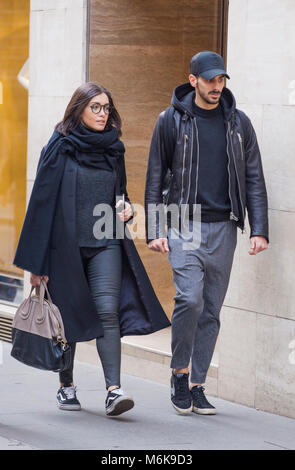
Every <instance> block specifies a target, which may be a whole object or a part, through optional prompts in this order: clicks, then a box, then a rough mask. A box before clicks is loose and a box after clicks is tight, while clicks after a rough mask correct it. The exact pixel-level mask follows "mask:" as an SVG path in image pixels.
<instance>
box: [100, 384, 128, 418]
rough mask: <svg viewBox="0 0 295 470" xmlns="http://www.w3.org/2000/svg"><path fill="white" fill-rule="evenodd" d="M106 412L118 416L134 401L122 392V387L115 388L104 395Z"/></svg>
mask: <svg viewBox="0 0 295 470" xmlns="http://www.w3.org/2000/svg"><path fill="white" fill-rule="evenodd" d="M105 406H106V414H107V415H108V416H119V415H121V414H122V413H125V411H128V410H131V408H133V407H134V401H133V399H132V398H131V397H128V396H127V395H125V393H124V392H123V390H122V388H115V389H114V390H111V391H110V392H108V394H107V397H106V402H105Z"/></svg>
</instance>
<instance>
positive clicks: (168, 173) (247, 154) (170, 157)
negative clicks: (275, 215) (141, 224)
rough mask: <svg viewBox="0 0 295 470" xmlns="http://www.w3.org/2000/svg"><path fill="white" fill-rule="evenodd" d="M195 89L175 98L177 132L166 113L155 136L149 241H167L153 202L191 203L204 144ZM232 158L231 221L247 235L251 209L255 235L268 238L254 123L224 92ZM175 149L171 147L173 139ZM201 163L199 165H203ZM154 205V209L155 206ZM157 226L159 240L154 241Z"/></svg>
mask: <svg viewBox="0 0 295 470" xmlns="http://www.w3.org/2000/svg"><path fill="white" fill-rule="evenodd" d="M192 94H194V89H193V88H192V87H191V86H190V84H189V83H185V84H184V85H180V86H178V87H177V88H176V89H175V91H174V93H173V97H172V107H173V108H174V112H173V115H172V122H173V130H172V133H169V136H168V135H167V125H166V124H167V121H166V123H165V119H167V117H166V116H167V112H168V110H169V108H168V109H167V110H165V111H163V112H162V113H161V114H160V116H159V118H158V120H157V123H156V126H155V129H154V133H153V136H152V141H151V146H150V153H149V161H148V168H147V175H146V189H145V210H146V233H147V242H149V241H150V240H151V239H153V238H158V237H166V231H164V230H163V227H161V224H159V220H156V219H155V217H151V212H150V211H149V210H148V208H149V204H154V205H155V204H163V198H164V202H165V203H166V204H169V205H170V204H177V205H178V206H180V205H181V204H185V203H187V201H188V197H189V179H190V174H191V164H192V154H193V147H192V146H194V145H198V143H199V142H198V124H197V118H196V117H195V116H194V114H193V112H192V106H191V103H192V97H193V95H192ZM220 104H221V106H222V110H223V114H224V120H225V129H226V140H227V154H228V173H229V188H228V189H229V197H230V201H231V214H230V218H231V219H233V220H235V221H236V223H237V225H238V226H239V227H240V228H241V230H242V231H244V228H245V216H246V208H247V212H248V219H249V223H250V227H251V233H250V237H252V236H255V235H260V236H264V237H265V238H266V239H267V241H269V235H268V203H267V192H266V186H265V181H264V175H263V169H262V162H261V156H260V151H259V147H258V143H257V138H256V134H255V131H254V129H253V127H252V124H251V121H250V119H249V118H248V117H247V116H246V114H245V113H244V112H243V111H240V110H238V109H237V108H236V103H235V98H234V96H233V94H232V93H231V91H230V90H229V89H228V88H224V89H223V91H222V94H221V98H220ZM170 134H171V135H172V138H173V146H172V149H171V144H170V141H171V136H170ZM197 164H198V163H197ZM150 207H151V206H150ZM151 224H156V226H155V227H153V230H154V231H155V233H156V234H157V235H156V237H153V238H151V237H149V233H150V232H149V230H148V228H151Z"/></svg>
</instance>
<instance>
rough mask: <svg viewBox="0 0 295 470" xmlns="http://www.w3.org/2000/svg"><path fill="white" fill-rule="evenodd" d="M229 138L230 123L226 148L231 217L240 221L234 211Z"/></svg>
mask: <svg viewBox="0 0 295 470" xmlns="http://www.w3.org/2000/svg"><path fill="white" fill-rule="evenodd" d="M229 140H230V124H229V123H228V130H227V144H226V150H227V158H228V163H227V171H228V194H229V199H230V206H231V212H230V219H231V220H235V221H238V220H239V218H238V217H237V216H236V215H235V214H234V212H233V200H232V197H231V187H230V168H229V163H230V157H229V148H228V144H229Z"/></svg>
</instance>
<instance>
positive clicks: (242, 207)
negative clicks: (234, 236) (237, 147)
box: [228, 123, 245, 223]
mask: <svg viewBox="0 0 295 470" xmlns="http://www.w3.org/2000/svg"><path fill="white" fill-rule="evenodd" d="M228 128H229V130H230V123H228ZM238 135H239V134H238ZM229 139H230V143H231V148H232V153H233V160H234V166H235V170H236V175H237V181H238V188H239V199H240V204H241V209H242V215H243V223H244V222H245V214H244V206H243V203H242V197H241V186H240V180H239V176H238V171H237V164H236V158H235V152H234V146H233V142H232V138H231V135H230V132H229ZM239 140H240V139H239ZM240 144H241V141H240Z"/></svg>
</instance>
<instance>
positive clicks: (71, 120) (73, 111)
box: [55, 82, 122, 137]
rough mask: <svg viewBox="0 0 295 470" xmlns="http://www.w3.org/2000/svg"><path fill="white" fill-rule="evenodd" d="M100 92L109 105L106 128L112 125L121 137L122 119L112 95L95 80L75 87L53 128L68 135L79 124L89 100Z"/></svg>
mask: <svg viewBox="0 0 295 470" xmlns="http://www.w3.org/2000/svg"><path fill="white" fill-rule="evenodd" d="M101 93H105V94H106V95H107V97H108V99H109V103H110V107H111V111H110V114H109V118H108V121H107V128H109V127H110V126H114V127H115V128H116V129H117V131H118V134H119V137H121V135H122V131H121V127H122V121H121V118H120V115H119V113H118V111H117V110H116V108H115V106H114V102H113V98H112V95H111V93H110V92H109V91H108V90H106V89H105V88H104V87H103V86H101V85H99V84H98V83H96V82H86V83H83V84H82V85H81V86H79V88H77V90H76V91H75V92H74V94H73V96H72V98H71V99H70V102H69V104H68V106H67V107H66V110H65V114H64V117H63V120H62V121H61V122H59V123H58V124H57V125H56V126H55V130H56V131H58V132H60V133H61V134H63V135H69V133H70V132H71V131H72V130H73V129H75V128H76V127H77V126H78V125H79V124H80V122H81V116H82V113H83V111H84V109H85V108H86V106H87V104H88V103H89V101H90V100H92V98H94V96H97V95H100V94H101Z"/></svg>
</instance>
